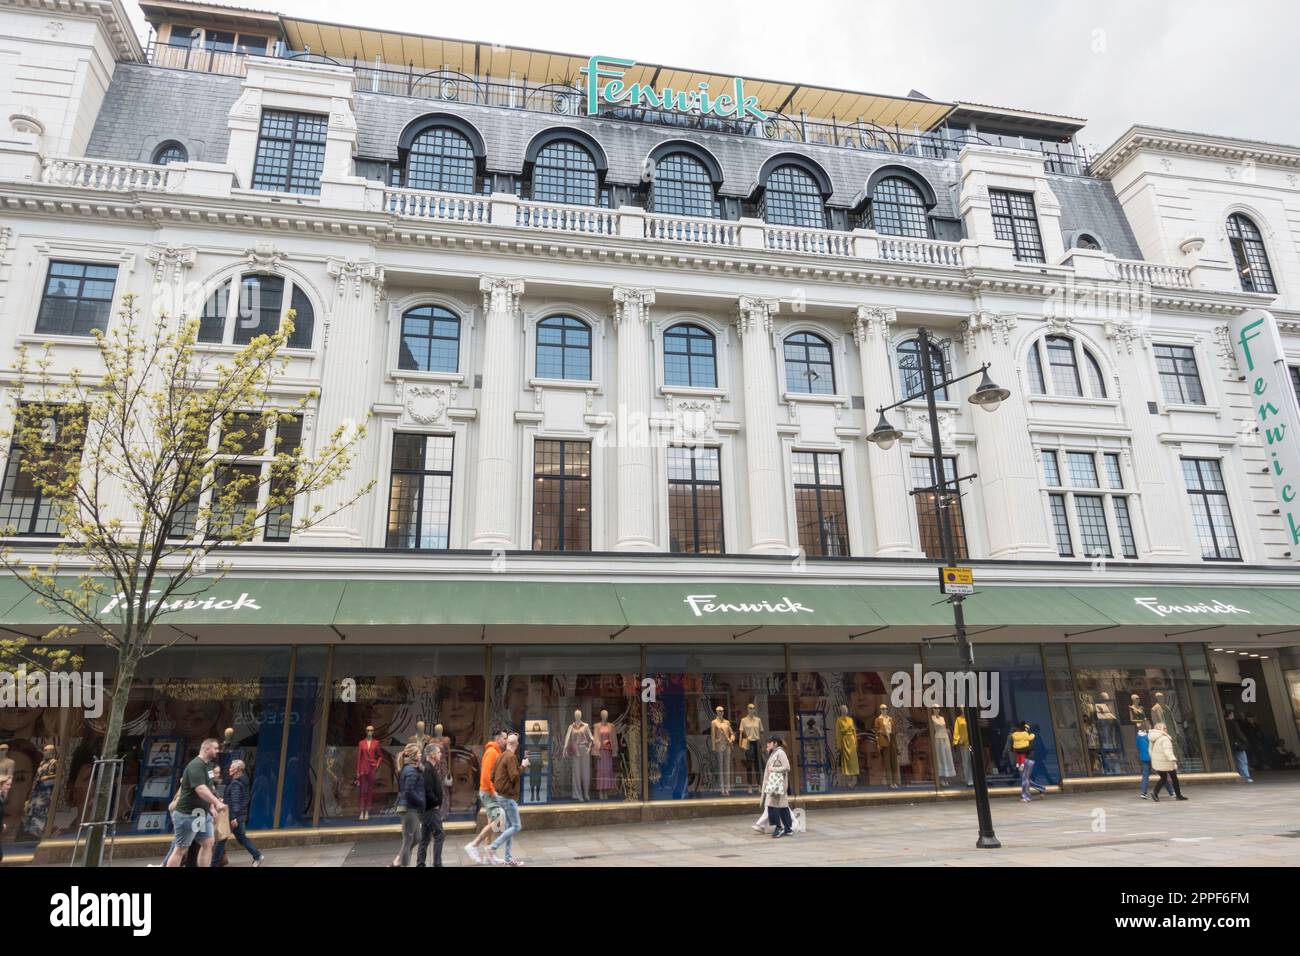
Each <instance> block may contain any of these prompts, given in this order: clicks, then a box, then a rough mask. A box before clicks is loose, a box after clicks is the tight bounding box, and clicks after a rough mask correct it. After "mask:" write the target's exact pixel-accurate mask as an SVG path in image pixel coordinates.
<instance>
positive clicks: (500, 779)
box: [486, 734, 528, 866]
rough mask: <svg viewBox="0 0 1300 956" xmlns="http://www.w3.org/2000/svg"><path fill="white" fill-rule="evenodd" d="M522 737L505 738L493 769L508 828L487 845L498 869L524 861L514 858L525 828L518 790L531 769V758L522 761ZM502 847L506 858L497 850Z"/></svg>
mask: <svg viewBox="0 0 1300 956" xmlns="http://www.w3.org/2000/svg"><path fill="white" fill-rule="evenodd" d="M518 753H519V735H518V734H511V735H510V736H508V737H507V738H506V749H505V753H503V754H502V755H501V756H500V757H499V758H498V759H497V762H496V766H495V767H494V768H493V769H492V784H493V787H494V788H495V789H496V798H497V803H498V804H499V805H500V807H501V815H502V818H503V821H504V823H505V829H504V830H502V831H501V835H500V836H499V837H497V838H496V839H495V840H493V841H492V843H491V844H490V845H489V846H488V850H487V854H486V856H487V858H488V862H489V863H493V864H495V865H497V866H503V865H504V866H523V860H516V859H515V858H514V842H515V834H517V833H518V832H519V831H520V830H522V829H523V824H522V823H521V822H520V820H519V788H520V785H521V782H522V780H523V771H524V770H526V769H527V768H528V758H527V757H525V758H524V762H523V763H522V764H521V763H520V762H519V756H518ZM500 847H505V851H506V852H505V856H504V857H498V856H497V855H496V851H497V849H498V848H500Z"/></svg>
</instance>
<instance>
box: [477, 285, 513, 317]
mask: <svg viewBox="0 0 1300 956" xmlns="http://www.w3.org/2000/svg"><path fill="white" fill-rule="evenodd" d="M478 290H479V291H480V292H482V293H483V311H484V312H485V313H487V312H508V313H510V314H511V315H514V314H515V312H517V311H518V309H519V298H520V296H522V295H523V294H524V280H523V279H512V278H509V277H507V276H482V277H480V278H479V280H478Z"/></svg>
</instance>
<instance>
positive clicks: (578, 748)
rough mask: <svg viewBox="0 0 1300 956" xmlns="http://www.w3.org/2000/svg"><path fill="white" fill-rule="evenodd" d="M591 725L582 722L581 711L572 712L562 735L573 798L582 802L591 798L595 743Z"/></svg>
mask: <svg viewBox="0 0 1300 956" xmlns="http://www.w3.org/2000/svg"><path fill="white" fill-rule="evenodd" d="M595 742H596V741H595V738H594V737H593V736H592V734H591V727H589V726H588V725H587V724H586V723H584V722H583V719H582V711H580V710H575V711H574V712H573V723H571V724H569V731H568V733H566V734H565V735H564V755H565V756H566V757H568V758H569V766H570V767H571V768H572V773H573V799H575V800H581V801H583V802H584V803H585V802H586V801H587V800H589V799H590V798H591V749H592V746H593V745H594V744H595Z"/></svg>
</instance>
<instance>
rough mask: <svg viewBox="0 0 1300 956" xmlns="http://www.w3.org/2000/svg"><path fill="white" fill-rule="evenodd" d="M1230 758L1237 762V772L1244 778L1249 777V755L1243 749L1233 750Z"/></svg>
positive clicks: (1247, 778)
mask: <svg viewBox="0 0 1300 956" xmlns="http://www.w3.org/2000/svg"><path fill="white" fill-rule="evenodd" d="M1232 759H1233V760H1235V761H1236V762H1237V773H1239V774H1241V775H1242V777H1243V778H1245V779H1246V780H1249V779H1250V755H1249V754H1247V753H1246V751H1244V750H1234V751H1233V752H1232Z"/></svg>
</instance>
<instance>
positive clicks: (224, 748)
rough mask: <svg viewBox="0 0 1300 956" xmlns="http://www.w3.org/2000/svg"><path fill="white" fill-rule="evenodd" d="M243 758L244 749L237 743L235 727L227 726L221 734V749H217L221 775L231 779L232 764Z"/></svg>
mask: <svg viewBox="0 0 1300 956" xmlns="http://www.w3.org/2000/svg"><path fill="white" fill-rule="evenodd" d="M243 759H244V751H243V749H242V748H240V747H237V746H236V745H235V728H234V727H227V728H226V729H225V731H224V732H223V733H222V735H221V749H220V750H218V751H217V766H218V767H220V768H221V776H222V777H223V778H224V779H226V780H229V779H230V764H231V763H232V762H234V761H236V760H243Z"/></svg>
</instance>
